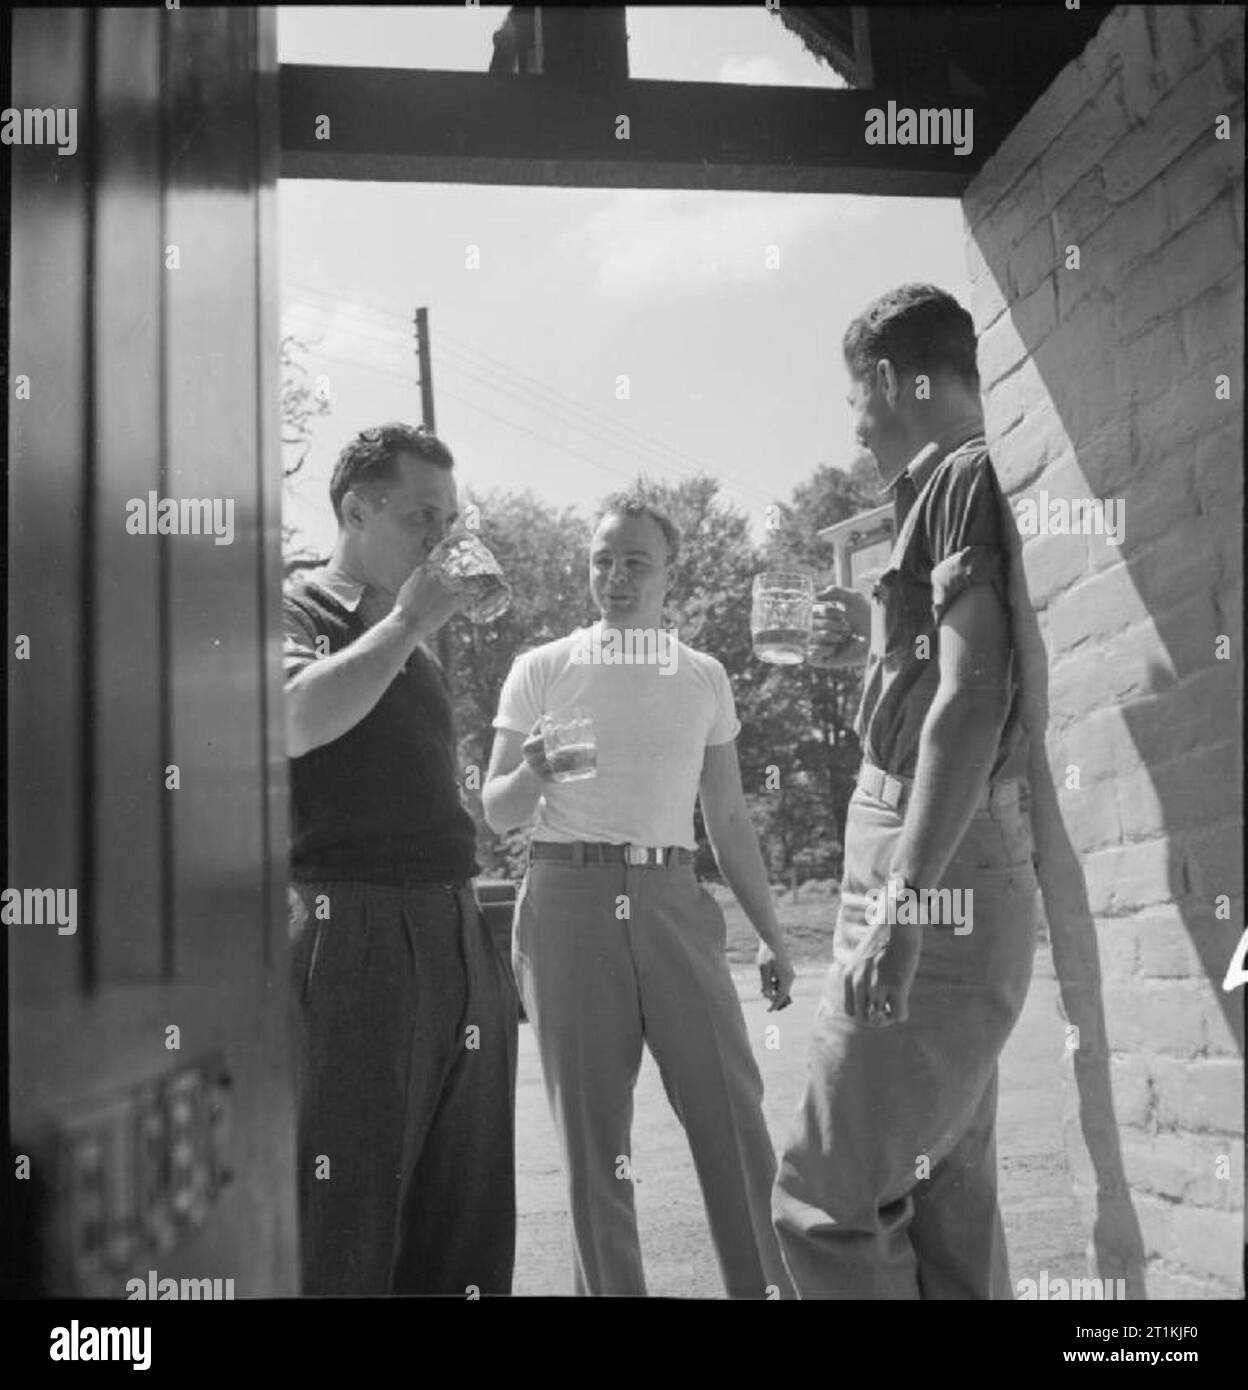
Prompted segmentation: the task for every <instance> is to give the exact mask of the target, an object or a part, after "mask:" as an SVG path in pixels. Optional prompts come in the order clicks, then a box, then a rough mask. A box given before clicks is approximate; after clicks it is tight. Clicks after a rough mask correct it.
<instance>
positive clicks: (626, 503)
mask: <svg viewBox="0 0 1248 1390" xmlns="http://www.w3.org/2000/svg"><path fill="white" fill-rule="evenodd" d="M609 516H623V517H634V516H648V517H649V518H650V520H651V521H653V522H654V524H655V525H656V526H657V527H658V528H659V530H660V531H662V532H663V539H664V540H665V541H666V542H667V559H668V563H669V564H671V563H672V562H673V561H674V560H675V559H676V556H677V555H678V554H679V553H680V527H679V526H677V525H676V523H675V522H674V521H673V520H672V518H671V517H670V516H668V514H667V513H666V512H665V511H664V510H663V508H662V507H659V506H656V505H655V504H654V503H653V502H649V501H647V500H646V498H644V497H619V498H611V499H610V500H609V501H608V502H607V504H606V506H605V507H604V508H603V512H602V515H601V516H600V517H599V518H598V526H601V525H602V523H603V522H604V521H606V519H607V518H608V517H609ZM594 529H595V530H597V529H598V527H597V526H595V528H594Z"/></svg>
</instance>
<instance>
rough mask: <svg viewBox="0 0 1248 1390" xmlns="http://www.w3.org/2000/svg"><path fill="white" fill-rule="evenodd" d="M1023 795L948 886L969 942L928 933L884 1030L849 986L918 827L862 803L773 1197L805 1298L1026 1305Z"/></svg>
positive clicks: (989, 828)
mask: <svg viewBox="0 0 1248 1390" xmlns="http://www.w3.org/2000/svg"><path fill="white" fill-rule="evenodd" d="M1011 788H1013V793H1011V790H1010V788H1006V789H1004V790H1003V794H1002V795H1001V796H1000V797H999V798H998V799H997V801H996V804H994V805H993V806H992V807H991V809H981V810H980V811H978V812H977V813H976V815H975V818H974V820H973V822H972V824H971V827H970V829H969V831H968V832H967V834H966V836H965V838H964V839H963V842H962V844H961V845H960V846H959V848H958V851H957V853H956V855H955V857H954V860H953V862H952V863H951V865H950V868H949V870H948V872H947V874H946V877H945V880H944V882H943V883H942V884H941V885H940V886H941V887H950V888H961V889H962V890H964V891H965V890H967V889H970V890H972V892H973V897H972V898H971V899H970V904H971V908H972V913H971V916H970V918H969V921H970V925H971V930H970V931H969V932H968V933H965V934H955V928H954V926H953V925H952V924H948V925H941V926H925V927H924V928H923V949H922V954H921V956H920V958H919V971H918V975H917V977H916V979H915V982H914V986H913V989H912V991H911V995H910V1016H909V1018H908V1020H907V1021H906V1022H904V1023H895V1024H891V1025H889V1026H886V1027H871V1026H868V1025H867V1024H865V1023H864V1022H863V1020H862V1019H861V1018H857V1017H851V1016H849V1015H848V1014H847V1013H846V1011H845V1004H844V976H845V972H846V970H847V967H848V965H849V962H850V960H851V958H852V956H853V954H854V951H855V949H856V947H857V946H858V944H859V943H860V942H861V941H862V939H863V937H864V935H865V934H867V933H868V932H869V931H870V930H871V928H870V927H869V926H868V925H867V923H866V906H867V901H868V900H867V897H866V894H867V892H868V890H869V889H871V888H879V887H881V886H882V885H883V884H884V882H885V876H886V875H887V873H888V869H889V866H890V861H891V857H892V853H893V850H894V848H895V846H896V843H897V838H898V836H899V834H900V832H901V825H902V817H901V815H900V814H899V813H898V811H897V810H895V809H890V807H888V806H887V805H885V804H884V802H882V801H880V800H878V799H877V798H875V797H873V796H870V795H868V794H867V793H866V792H864V791H863V790H862V789H861V788H859V789H858V790H857V791H855V793H854V795H853V798H852V800H851V802H850V806H849V814H848V817H847V821H846V829H845V874H844V881H843V885H842V897H841V907H840V912H839V915H838V918H837V923H836V932H835V936H834V941H833V965H832V967H831V969H830V970H829V971H828V975H827V978H826V980H825V983H824V990H823V996H822V998H821V1000H820V1003H819V1007H818V1011H817V1013H816V1017H815V1030H814V1037H813V1042H812V1055H811V1061H810V1071H809V1077H808V1080H807V1084H806V1090H805V1094H804V1096H803V1097H802V1099H801V1102H800V1103H799V1105H798V1109H797V1114H796V1117H795V1120H794V1124H793V1128H792V1132H791V1136H790V1138H789V1141H788V1143H787V1145H786V1148H785V1151H784V1154H783V1155H782V1157H781V1160H780V1169H779V1174H778V1177H777V1180H776V1188H775V1194H774V1199H773V1211H774V1215H775V1221H776V1229H777V1232H778V1234H779V1237H780V1244H781V1248H782V1250H783V1252H784V1258H785V1263H786V1265H787V1267H788V1269H789V1272H790V1274H791V1275H792V1277H793V1282H794V1284H795V1285H796V1287H797V1290H798V1293H799V1295H800V1296H801V1297H803V1298H872V1299H883V1298H1009V1297H1011V1291H1010V1282H1009V1269H1008V1264H1007V1260H1006V1252H1005V1240H1004V1236H1003V1233H1002V1229H1001V1218H1000V1213H999V1211H998V1208H997V1170H996V1147H995V1130H996V1109H997V1059H998V1058H999V1056H1000V1055H1001V1050H1002V1048H1003V1047H1004V1046H1005V1042H1006V1039H1007V1038H1008V1037H1009V1035H1010V1032H1011V1030H1012V1029H1013V1027H1014V1024H1015V1022H1016V1021H1017V1019H1018V1016H1019V1014H1020V1013H1021V1011H1022V1007H1023V1001H1024V999H1025V997H1026V993H1027V988H1028V985H1029V984H1030V981H1031V968H1032V958H1033V955H1034V951H1035V906H1036V889H1037V884H1036V877H1035V871H1034V867H1033V863H1032V850H1033V845H1032V838H1031V823H1030V819H1029V815H1028V807H1027V796H1026V784H1025V783H1023V784H1019V783H1014V784H1011ZM964 901H965V900H964ZM959 930H961V928H959Z"/></svg>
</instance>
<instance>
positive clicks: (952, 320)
mask: <svg viewBox="0 0 1248 1390" xmlns="http://www.w3.org/2000/svg"><path fill="white" fill-rule="evenodd" d="M975 346H976V344H975V324H974V321H973V320H972V318H971V316H970V314H968V313H967V312H966V310H965V309H964V308H963V307H962V306H961V304H959V303H958V301H957V300H956V299H954V297H953V295H951V294H948V293H947V292H946V291H945V290H942V289H938V288H937V287H936V286H935V285H900V286H899V287H898V288H897V289H895V290H889V292H888V293H887V294H882V295H881V296H880V297H879V298H878V299H875V300H872V302H871V303H870V304H868V305H867V307H866V308H865V309H864V310H863V311H862V313H860V314H859V315H858V317H857V318H855V319H854V321H853V322H852V323H851V324H850V325H849V327H848V328H847V329H846V330H845V338H844V341H843V343H842V348H843V350H844V353H845V365H846V366H847V367H848V368H849V373H850V375H851V376H852V377H853V378H854V379H855V380H859V381H861V380H863V379H865V378H868V377H870V376H872V375H874V372H875V368H876V364H877V363H878V362H879V361H880V360H881V359H882V358H885V357H886V358H888V360H889V361H890V362H891V363H892V364H893V366H894V367H895V368H896V369H897V371H898V372H927V373H928V374H931V373H932V372H938V371H941V370H942V369H943V370H946V371H950V372H953V373H955V374H956V375H957V376H958V377H960V378H961V380H962V381H964V382H965V383H966V384H967V385H968V386H975V385H978V383H979V366H978V364H977V363H976V360H975Z"/></svg>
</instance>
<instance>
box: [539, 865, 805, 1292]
mask: <svg viewBox="0 0 1248 1390" xmlns="http://www.w3.org/2000/svg"><path fill="white" fill-rule="evenodd" d="M621 904H625V905H626V906H625V907H624V908H621V906H620V905H621ZM621 911H626V912H627V916H625V917H621V916H620V915H617V914H618V913H620V912H621ZM726 936H727V927H726V925H725V922H724V915H723V913H722V912H721V911H720V909H719V905H718V904H717V903H716V902H715V900H714V898H712V897H711V895H710V894H709V893H707V892H706V890H705V889H704V888H702V887H700V886H699V884H698V882H697V879H696V878H695V877H694V874H693V870H692V869H691V868H690V867H688V866H677V867H672V868H659V867H648V868H631V867H627V866H625V865H623V864H598V863H589V864H583V865H580V866H577V865H575V864H573V863H571V862H565V861H559V860H545V859H543V860H537V861H536V862H534V863H533V864H531V865H530V868H529V872H528V875H527V876H526V878H525V880H524V884H523V886H522V888H521V891H520V897H519V899H518V901H517V904H516V919H515V932H514V940H513V962H514V965H515V969H516V978H517V981H518V983H519V986H520V991H521V995H522V997H523V999H524V1006H525V1010H526V1012H527V1014H528V1017H529V1020H530V1022H531V1023H532V1025H533V1028H534V1031H535V1033H536V1037H537V1043H538V1050H539V1052H540V1054H541V1060H542V1072H543V1075H544V1078H545V1083H546V1094H547V1098H548V1100H549V1102H550V1108H551V1114H552V1116H553V1118H554V1122H555V1128H556V1131H557V1133H558V1137H559V1141H560V1144H561V1146H562V1148H563V1156H564V1165H565V1172H566V1175H567V1182H568V1198H569V1204H570V1207H571V1214H572V1233H573V1247H574V1251H573V1254H574V1260H573V1284H574V1288H575V1291H576V1292H577V1293H580V1294H644V1293H645V1291H646V1286H645V1277H644V1274H643V1272H642V1261H641V1247H640V1243H639V1241H638V1236H637V1219H636V1214H635V1209H634V1203H633V1184H632V1180H631V1173H630V1169H629V1166H628V1164H629V1161H630V1151H631V1137H630V1136H631V1130H632V1117H633V1087H634V1085H635V1083H636V1081H637V1074H638V1071H639V1069H640V1067H641V1057H642V1044H643V1040H644V1042H645V1043H647V1044H648V1045H649V1047H650V1051H651V1053H652V1054H653V1055H654V1058H655V1061H656V1062H657V1063H658V1066H659V1072H660V1074H661V1076H662V1078H663V1085H664V1088H665V1089H666V1091H667V1096H668V1099H669V1100H670V1101H671V1104H672V1108H673V1109H674V1110H675V1112H676V1114H677V1116H678V1117H679V1119H680V1121H681V1123H682V1124H683V1125H684V1128H685V1132H686V1134H687V1136H688V1139H689V1147H690V1150H691V1152H692V1154H693V1160H694V1166H695V1167H696V1169H697V1173H698V1180H699V1182H700V1184H701V1187H702V1195H703V1199H704V1201H705V1204H706V1212H707V1218H708V1221H709V1223H710V1229H711V1238H712V1241H713V1243H714V1246H715V1252H716V1255H717V1257H718V1260H719V1267H720V1273H721V1275H722V1277H723V1281H724V1285H725V1288H726V1289H727V1291H728V1294H729V1296H730V1297H740V1298H766V1297H768V1296H770V1297H773V1298H775V1297H790V1298H791V1297H792V1296H793V1293H792V1289H791V1287H790V1285H789V1281H788V1278H787V1276H786V1275H785V1272H784V1266H783V1262H782V1261H781V1258H780V1251H779V1247H778V1245H777V1243H776V1237H775V1232H774V1230H773V1228H772V1224H771V1214H770V1197H771V1186H772V1181H773V1179H774V1176H775V1171H776V1157H775V1150H774V1149H773V1147H772V1143H771V1138H770V1135H769V1134H768V1132H767V1125H766V1121H765V1120H764V1118H763V1111H762V1096H763V1083H762V1077H761V1076H760V1074H759V1070H758V1065H757V1063H756V1062H755V1060H754V1055H753V1053H752V1052H751V1050H750V1041H749V1036H748V1034H747V1032H746V1027H745V1018H744V1016H743V1014H742V1012H741V1003H740V1000H739V999H738V998H737V992H736V989H735V987H734V985H733V983H732V975H731V973H730V971H729V969H728V961H727V957H726V955H725V952H724V946H725V940H726Z"/></svg>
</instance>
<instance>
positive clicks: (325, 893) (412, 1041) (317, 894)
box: [290, 881, 518, 1298]
mask: <svg viewBox="0 0 1248 1390" xmlns="http://www.w3.org/2000/svg"><path fill="white" fill-rule="evenodd" d="M318 905H319V907H320V909H321V912H320V915H318ZM290 908H291V912H290V930H291V947H292V949H291V969H292V973H293V985H294V988H293V989H292V991H291V995H292V998H291V1003H292V1007H293V1011H294V1015H295V1017H294V1034H295V1043H296V1059H297V1065H298V1094H299V1123H298V1193H299V1218H300V1242H301V1247H302V1272H303V1292H304V1293H309V1294H387V1293H396V1294H455V1295H458V1296H459V1297H460V1298H463V1297H465V1296H466V1295H468V1294H469V1293H470V1291H471V1290H472V1289H474V1288H475V1289H476V1290H477V1291H478V1292H479V1293H481V1294H505V1293H509V1292H510V1291H511V1278H512V1268H513V1262H514V1258H515V1229H516V1210H515V1150H514V1133H515V1129H514V1119H515V1078H516V1034H517V1027H518V1023H517V1011H516V1003H515V991H514V989H513V987H512V985H511V981H510V980H509V979H508V978H507V973H506V967H505V964H504V962H503V961H502V959H501V958H500V956H499V954H498V951H497V949H496V948H495V946H494V943H493V941H492V940H491V939H490V935H489V930H488V928H487V927H486V925H485V921H484V919H483V918H482V916H481V914H480V912H479V911H478V909H477V905H476V900H475V898H474V895H473V892H472V889H471V887H470V886H467V885H463V886H461V887H459V888H457V889H451V888H446V887H442V886H440V885H437V884H429V885H427V886H426V885H422V886H419V887H414V888H396V887H385V886H381V885H376V884H362V883H345V882H341V881H339V882H327V883H300V884H294V885H292V887H291V890H290ZM326 910H328V917H326V916H325V915H324V912H325V911H326Z"/></svg>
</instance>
